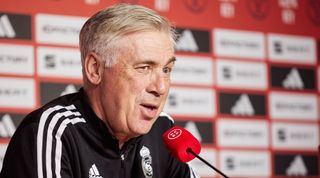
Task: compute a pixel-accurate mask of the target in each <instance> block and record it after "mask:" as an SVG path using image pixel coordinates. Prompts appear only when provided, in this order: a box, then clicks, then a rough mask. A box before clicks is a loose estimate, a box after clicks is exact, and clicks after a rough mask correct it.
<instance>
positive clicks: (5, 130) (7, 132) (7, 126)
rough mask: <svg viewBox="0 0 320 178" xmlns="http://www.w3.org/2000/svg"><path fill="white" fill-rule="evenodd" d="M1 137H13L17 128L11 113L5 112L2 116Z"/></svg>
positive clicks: (0, 122)
mask: <svg viewBox="0 0 320 178" xmlns="http://www.w3.org/2000/svg"><path fill="white" fill-rule="evenodd" d="M0 118H1V120H0V137H2V138H9V137H12V135H13V134H14V132H15V130H16V126H15V125H14V123H13V121H12V118H11V116H10V115H9V114H5V115H4V116H2V117H0Z"/></svg>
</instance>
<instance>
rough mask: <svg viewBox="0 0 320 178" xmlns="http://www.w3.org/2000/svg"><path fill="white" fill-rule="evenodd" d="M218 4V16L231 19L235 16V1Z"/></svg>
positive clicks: (225, 0)
mask: <svg viewBox="0 0 320 178" xmlns="http://www.w3.org/2000/svg"><path fill="white" fill-rule="evenodd" d="M221 1H222V2H221V3H220V16H221V17H224V18H233V17H234V16H235V5H234V4H235V3H236V2H237V0H235V1H228V0H221Z"/></svg>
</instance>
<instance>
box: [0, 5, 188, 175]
mask: <svg viewBox="0 0 320 178" xmlns="http://www.w3.org/2000/svg"><path fill="white" fill-rule="evenodd" d="M174 41H175V33H174V30H173V29H172V27H171V25H170V23H169V22H168V21H167V20H166V19H165V18H164V17H161V16H160V15H159V14H157V13H156V12H154V11H152V10H150V9H147V8H145V7H142V6H137V5H128V4H118V5H114V6H111V7H110V8H108V9H105V10H102V11H100V12H98V13H97V14H95V15H94V16H93V17H91V18H90V19H89V20H88V21H87V22H86V23H85V24H84V26H83V28H82V30H81V32H80V51H81V60H82V71H83V83H84V85H83V88H82V89H81V90H80V91H79V92H78V93H76V94H70V95H66V96H62V97H60V98H58V99H55V100H53V101H51V102H50V103H48V104H46V105H45V106H43V107H41V108H40V109H38V110H36V111H34V112H32V113H30V114H29V115H28V116H27V117H26V118H25V119H24V121H23V122H22V123H21V125H20V126H19V128H18V129H17V130H16V133H15V135H14V136H13V138H12V139H11V142H10V144H9V146H8V149H7V152H6V156H5V158H4V163H3V169H2V172H1V175H0V177H1V178H35V177H39V178H51V177H53V178H60V177H62V178H118V177H119V178H128V177H132V178H151V177H153V178H175V177H176V178H187V177H194V173H193V172H192V170H191V169H190V168H189V166H188V165H187V164H184V163H181V162H179V161H178V160H176V159H175V158H173V157H172V156H171V155H170V154H169V152H168V151H167V150H166V148H165V146H164V144H163V142H162V139H161V136H162V134H163V133H164V132H165V131H166V130H168V129H169V128H170V127H172V125H173V123H172V120H170V118H169V116H168V115H166V114H165V113H162V109H163V106H164V104H165V101H166V97H167V95H168V91H169V85H170V73H171V70H172V68H173V65H174V61H175V57H174V49H173V47H174Z"/></svg>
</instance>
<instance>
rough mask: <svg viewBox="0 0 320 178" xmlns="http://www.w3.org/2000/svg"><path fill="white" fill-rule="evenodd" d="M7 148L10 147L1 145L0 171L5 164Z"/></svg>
mask: <svg viewBox="0 0 320 178" xmlns="http://www.w3.org/2000/svg"><path fill="white" fill-rule="evenodd" d="M7 147H8V145H7V144H0V169H2V163H3V159H4V155H5V153H6V150H7Z"/></svg>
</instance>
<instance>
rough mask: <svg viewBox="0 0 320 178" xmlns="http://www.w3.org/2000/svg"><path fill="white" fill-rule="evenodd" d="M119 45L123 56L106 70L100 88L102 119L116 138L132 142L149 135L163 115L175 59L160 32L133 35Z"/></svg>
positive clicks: (169, 45) (170, 44) (165, 38)
mask: <svg viewBox="0 0 320 178" xmlns="http://www.w3.org/2000/svg"><path fill="white" fill-rule="evenodd" d="M120 45H124V46H125V47H124V48H123V49H122V50H120V51H121V52H122V54H120V56H119V58H118V59H117V62H116V64H114V65H113V66H112V67H106V68H105V69H104V73H103V78H102V83H101V85H100V92H101V93H100V96H101V99H100V102H101V105H102V110H103V114H102V115H103V116H104V118H102V119H104V120H105V122H106V123H107V124H108V126H109V127H110V129H111V130H112V132H113V133H114V134H115V135H117V136H119V135H120V136H121V137H125V138H131V137H136V136H138V135H142V134H146V133H147V132H148V131H149V130H150V129H151V127H152V125H153V123H154V122H155V120H156V119H157V117H158V115H159V114H160V112H161V111H162V109H163V107H164V104H165V101H166V98H167V95H168V91H169V85H170V73H171V70H172V67H173V64H174V59H175V58H174V50H173V46H172V43H171V42H170V39H169V37H168V35H167V34H165V33H161V32H141V33H136V34H130V35H128V36H127V37H126V38H125V39H122V40H121V41H120Z"/></svg>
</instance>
